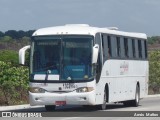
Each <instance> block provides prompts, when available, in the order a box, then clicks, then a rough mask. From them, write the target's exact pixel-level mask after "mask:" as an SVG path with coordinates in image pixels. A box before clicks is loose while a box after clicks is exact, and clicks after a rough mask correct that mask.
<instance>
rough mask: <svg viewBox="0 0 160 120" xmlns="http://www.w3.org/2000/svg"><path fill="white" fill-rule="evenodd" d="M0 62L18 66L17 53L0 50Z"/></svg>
mask: <svg viewBox="0 0 160 120" xmlns="http://www.w3.org/2000/svg"><path fill="white" fill-rule="evenodd" d="M0 61H5V62H11V63H12V64H14V65H18V52H16V51H13V50H1V51H0Z"/></svg>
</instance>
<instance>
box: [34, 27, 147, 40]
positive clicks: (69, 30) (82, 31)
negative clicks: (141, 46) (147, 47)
mask: <svg viewBox="0 0 160 120" xmlns="http://www.w3.org/2000/svg"><path fill="white" fill-rule="evenodd" d="M96 33H107V34H113V35H120V36H126V37H135V38H141V39H147V35H146V34H144V33H134V32H124V31H119V30H117V28H116V27H109V28H98V27H91V26H89V25H87V24H69V25H64V26H55V27H47V28H42V29H38V30H37V31H35V32H34V33H33V36H43V35H93V36H95V34H96Z"/></svg>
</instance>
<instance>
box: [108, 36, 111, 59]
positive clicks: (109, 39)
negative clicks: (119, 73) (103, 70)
mask: <svg viewBox="0 0 160 120" xmlns="http://www.w3.org/2000/svg"><path fill="white" fill-rule="evenodd" d="M107 43H108V46H107V47H108V58H111V57H112V49H111V48H112V47H111V37H110V36H107Z"/></svg>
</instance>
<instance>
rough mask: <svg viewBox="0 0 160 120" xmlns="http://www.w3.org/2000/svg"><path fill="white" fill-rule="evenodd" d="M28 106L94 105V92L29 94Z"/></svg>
mask: <svg viewBox="0 0 160 120" xmlns="http://www.w3.org/2000/svg"><path fill="white" fill-rule="evenodd" d="M29 102H30V105H32V106H34V105H58V104H61V105H95V92H94V91H91V92H85V93H76V92H73V93H72V92H70V93H63V94H60V93H48V92H46V93H31V92H29Z"/></svg>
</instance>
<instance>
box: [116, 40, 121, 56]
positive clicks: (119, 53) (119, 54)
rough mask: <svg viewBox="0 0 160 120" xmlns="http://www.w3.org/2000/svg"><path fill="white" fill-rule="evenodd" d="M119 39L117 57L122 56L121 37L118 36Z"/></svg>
mask: <svg viewBox="0 0 160 120" xmlns="http://www.w3.org/2000/svg"><path fill="white" fill-rule="evenodd" d="M116 40H117V57H120V56H121V46H120V37H116Z"/></svg>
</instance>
